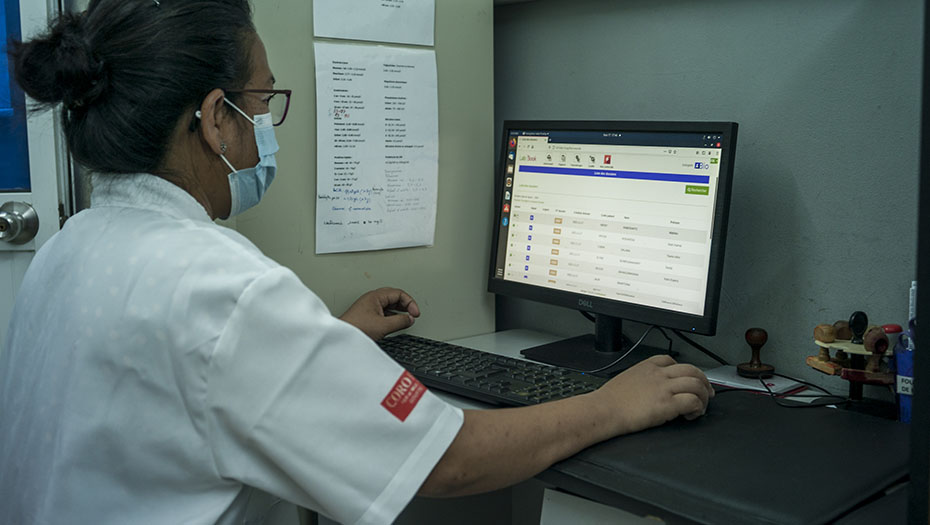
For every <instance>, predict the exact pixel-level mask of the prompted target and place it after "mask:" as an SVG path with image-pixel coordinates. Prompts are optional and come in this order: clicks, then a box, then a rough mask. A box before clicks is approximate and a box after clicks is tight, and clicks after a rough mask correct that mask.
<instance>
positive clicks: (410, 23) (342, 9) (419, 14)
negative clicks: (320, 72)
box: [313, 0, 436, 46]
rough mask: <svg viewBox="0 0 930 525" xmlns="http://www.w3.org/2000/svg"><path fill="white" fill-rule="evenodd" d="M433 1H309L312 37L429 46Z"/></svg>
mask: <svg viewBox="0 0 930 525" xmlns="http://www.w3.org/2000/svg"><path fill="white" fill-rule="evenodd" d="M435 17H436V0H313V35H314V36H318V37H329V38H347V39H352V40H372V41H376V42H396V43H398V44H418V45H421V46H432V45H433V34H434V31H435V29H434V27H435Z"/></svg>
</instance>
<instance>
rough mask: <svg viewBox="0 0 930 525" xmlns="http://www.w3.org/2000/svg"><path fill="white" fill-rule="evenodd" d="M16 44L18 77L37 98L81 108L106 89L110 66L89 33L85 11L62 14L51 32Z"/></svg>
mask: <svg viewBox="0 0 930 525" xmlns="http://www.w3.org/2000/svg"><path fill="white" fill-rule="evenodd" d="M14 46H15V47H14V49H13V52H12V55H13V59H14V71H15V72H16V81H17V82H18V83H19V85H20V86H22V88H23V91H25V92H26V94H28V95H29V96H30V97H32V98H33V99H35V100H37V101H39V102H42V103H46V104H55V103H58V102H63V103H64V105H65V107H67V108H69V109H79V108H82V107H85V106H88V105H90V104H92V103H93V102H94V101H95V100H97V99H99V98H100V97H101V96H102V95H103V94H104V93H105V92H106V89H107V78H106V68H105V65H104V62H103V61H102V60H100V58H99V57H97V56H96V55H95V54H94V49H93V46H92V45H91V42H90V41H89V39H88V38H87V35H85V32H84V24H83V15H82V14H76V13H68V14H65V15H62V16H61V17H60V18H59V19H58V20H57V22H56V23H55V24H54V25H53V26H52V27H51V28H50V30H49V32H48V33H47V34H45V35H43V36H41V37H39V38H36V39H33V40H31V41H29V42H26V43H16V44H14Z"/></svg>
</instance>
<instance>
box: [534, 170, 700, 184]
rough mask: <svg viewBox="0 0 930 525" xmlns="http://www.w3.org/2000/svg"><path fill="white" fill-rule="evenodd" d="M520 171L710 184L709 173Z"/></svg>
mask: <svg viewBox="0 0 930 525" xmlns="http://www.w3.org/2000/svg"><path fill="white" fill-rule="evenodd" d="M519 171H520V173H548V174H551V175H576V176H582V177H607V178H611V179H633V180H654V181H661V182H688V183H691V184H709V183H710V177H709V176H707V175H682V174H679V173H649V172H645V171H620V170H605V169H585V168H559V167H555V166H520V170H519Z"/></svg>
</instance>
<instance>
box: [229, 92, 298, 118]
mask: <svg viewBox="0 0 930 525" xmlns="http://www.w3.org/2000/svg"><path fill="white" fill-rule="evenodd" d="M226 92H227V93H255V94H259V95H271V96H270V97H268V98H267V99H264V100H263V102H265V103H267V104H268V110H269V111H270V112H271V120H272V123H273V124H274V125H275V126H280V125H281V124H284V119H285V118H287V110H288V109H289V108H290V107H291V90H290V89H227V90H226Z"/></svg>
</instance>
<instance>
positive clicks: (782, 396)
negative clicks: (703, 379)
mask: <svg viewBox="0 0 930 525" xmlns="http://www.w3.org/2000/svg"><path fill="white" fill-rule="evenodd" d="M773 375H775V376H778V377H782V378H784V379H788V380H791V381H795V382H798V383H801V384H802V385H805V386H809V387H812V388H815V389H817V390H820V391H822V392H824V394H825V395H822V394H817V395H811V394H776V393H775V392H773V391H772V389H771V388H769V385H767V384H766V383H765V379H763V378H761V377H760V378H759V382H760V383H761V384H762V388H764V389H765V391H766V392H768V393H767V394H764V393H763V395H767V396H768V397H770V398H772V400H773V401H775V404H777V405H778V406H780V407H784V408H820V407H827V406H833V405H840V404H845V403H847V402H849V400H848V399H847V398H846V397H844V396H840V395H836V394H831V393H830V391H829V390H827V389H825V388H823V387H822V386H819V385H815V384H813V383H808V382H807V381H803V380H801V379H795V378H793V377H791V376H786V375H783V374H773ZM727 392H752V393H754V394H760V393H762V392H760V391H759V390H754V389H751V388H727V389H725V390H721V391H719V392H717V394H725V393H727ZM789 397H802V398H817V399H823V398H831V397H832V398H836V399H838V400H839V401H830V402H823V403H809V404H803V405H789V404H787V403H783V402H781V400H782V399H786V398H789Z"/></svg>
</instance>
